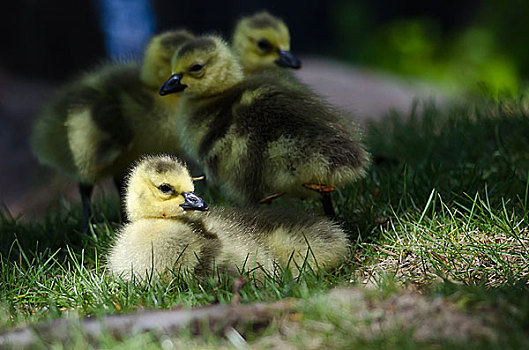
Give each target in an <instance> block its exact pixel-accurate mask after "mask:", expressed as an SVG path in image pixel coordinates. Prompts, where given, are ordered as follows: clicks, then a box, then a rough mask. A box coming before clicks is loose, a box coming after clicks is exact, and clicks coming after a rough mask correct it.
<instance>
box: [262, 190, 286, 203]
mask: <svg viewBox="0 0 529 350" xmlns="http://www.w3.org/2000/svg"><path fill="white" fill-rule="evenodd" d="M285 194H286V192H281V193H274V194H271V195H269V196H266V197H264V198H263V199H261V200H260V201H259V204H270V203H272V201H273V200H274V199H276V198H279V197H281V196H284V195H285Z"/></svg>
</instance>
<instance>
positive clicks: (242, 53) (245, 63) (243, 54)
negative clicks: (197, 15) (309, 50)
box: [232, 11, 301, 75]
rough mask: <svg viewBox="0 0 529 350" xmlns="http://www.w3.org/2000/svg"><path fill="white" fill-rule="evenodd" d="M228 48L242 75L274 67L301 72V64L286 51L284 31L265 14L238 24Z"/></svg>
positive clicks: (281, 24) (287, 37)
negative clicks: (299, 70) (236, 59)
mask: <svg viewBox="0 0 529 350" xmlns="http://www.w3.org/2000/svg"><path fill="white" fill-rule="evenodd" d="M232 48H233V51H234V52H235V54H236V55H237V56H238V57H239V60H240V62H241V65H242V67H243V71H244V74H245V75H252V74H257V73H259V72H262V71H264V70H268V69H271V68H274V67H286V68H293V69H299V68H301V61H300V60H299V59H298V58H297V57H296V56H294V54H292V52H291V51H290V33H289V31H288V27H287V26H286V24H285V23H284V22H283V21H282V20H281V19H279V18H277V17H274V16H272V15H271V14H270V13H268V12H266V11H264V12H259V13H256V14H254V15H252V16H248V17H243V18H241V19H240V20H239V22H238V23H237V25H236V27H235V31H234V33H233V38H232Z"/></svg>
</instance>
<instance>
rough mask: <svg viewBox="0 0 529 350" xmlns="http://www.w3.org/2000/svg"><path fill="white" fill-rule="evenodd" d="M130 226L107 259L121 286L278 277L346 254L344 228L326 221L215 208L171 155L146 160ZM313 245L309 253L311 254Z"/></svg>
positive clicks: (136, 179) (132, 187) (135, 186)
mask: <svg viewBox="0 0 529 350" xmlns="http://www.w3.org/2000/svg"><path fill="white" fill-rule="evenodd" d="M126 189H127V190H126V209H127V216H128V218H129V220H130V222H129V223H127V224H126V225H124V226H123V228H122V229H121V230H120V232H119V233H118V237H117V239H116V241H115V243H114V245H113V247H112V249H111V251H110V254H109V256H108V266H109V270H110V272H111V273H113V274H114V275H115V276H121V277H122V278H124V279H131V278H132V276H133V275H134V276H135V277H136V278H139V279H141V280H143V279H147V278H150V277H151V276H153V277H161V278H162V279H169V278H170V277H171V276H172V272H178V271H181V270H185V271H189V272H192V273H207V272H211V271H212V270H214V269H216V268H218V269H220V270H221V271H225V272H228V273H233V274H238V273H239V272H242V271H243V270H244V271H252V270H254V271H256V272H258V273H262V272H263V271H266V272H269V273H273V272H274V271H275V269H276V268H277V267H278V266H280V265H283V266H287V265H288V266H289V267H290V268H292V269H295V270H299V269H300V268H301V266H302V265H303V264H304V263H309V264H310V265H311V266H312V267H313V268H314V267H316V265H317V266H319V267H322V268H326V269H329V268H333V267H336V266H337V265H338V264H339V263H340V262H341V261H342V259H343V258H344V257H345V256H346V255H347V254H348V251H349V249H348V241H347V238H346V235H345V233H344V232H343V230H342V229H340V227H339V226H338V225H336V224H334V223H333V222H331V221H330V220H328V219H325V218H320V217H317V216H309V215H307V214H305V213H304V212H299V211H293V210H292V211H290V210H287V211H286V210H284V209H279V210H278V209H274V208H268V209H261V210H259V209H245V210H244V209H234V208H233V209H230V208H210V209H209V211H204V210H206V209H208V207H207V204H206V203H204V201H203V200H202V199H200V198H199V197H198V196H196V195H195V194H194V193H193V190H194V188H193V181H192V179H191V177H190V176H189V173H188V171H187V169H186V168H185V166H184V165H183V164H182V163H180V162H179V161H178V160H177V159H175V158H172V157H169V156H157V157H147V158H144V159H143V160H142V161H141V162H139V163H138V165H137V166H136V167H135V168H134V169H133V170H132V172H131V174H130V177H129V178H128V181H127V187H126ZM309 246H310V249H309Z"/></svg>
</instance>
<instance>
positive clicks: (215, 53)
mask: <svg viewBox="0 0 529 350" xmlns="http://www.w3.org/2000/svg"><path fill="white" fill-rule="evenodd" d="M172 67H173V68H172V70H173V72H174V73H175V74H173V75H172V76H171V78H169V79H168V80H167V81H166V82H165V84H164V85H163V86H162V87H161V88H160V94H161V95H168V94H173V93H179V92H182V98H181V100H180V101H179V104H178V106H176V110H175V113H176V114H177V118H175V119H176V120H177V129H178V130H179V137H180V140H181V142H182V146H183V148H184V150H185V151H186V152H187V154H188V155H189V157H190V158H192V159H197V160H198V161H199V162H200V164H201V165H202V166H203V168H204V170H205V173H206V178H207V180H208V181H209V182H211V183H213V184H217V185H219V186H220V188H221V190H223V191H224V193H225V194H226V195H227V196H228V197H229V198H231V199H232V200H233V201H235V202H237V203H240V204H248V203H257V202H259V201H266V200H267V198H271V197H274V196H278V195H281V194H285V193H286V195H288V196H293V197H297V198H306V197H311V196H314V195H316V193H321V194H322V197H321V198H322V201H323V205H324V210H325V212H326V214H328V215H329V216H334V208H333V207H332V202H331V200H330V195H329V191H332V190H333V189H334V187H342V186H344V185H346V184H349V183H352V182H354V181H356V180H358V179H360V178H361V177H363V176H364V175H365V173H366V168H367V166H368V164H369V159H370V157H369V153H368V152H367V151H366V150H365V147H364V145H363V143H362V141H361V134H360V131H359V129H358V127H357V126H356V125H355V124H354V123H353V122H352V121H349V120H346V117H345V116H344V115H343V114H342V113H341V112H340V111H338V110H336V109H335V108H332V107H331V106H329V105H328V104H326V103H325V102H323V101H322V100H321V99H320V98H319V97H318V96H316V95H315V94H314V93H312V92H311V91H310V90H309V89H308V88H306V87H298V86H297V85H296V84H291V83H289V82H288V81H284V80H282V79H279V78H278V76H277V75H276V74H271V75H269V74H267V73H266V72H264V73H262V74H256V75H252V76H249V77H247V78H246V79H243V72H242V68H241V65H240V63H239V62H238V60H237V59H236V57H235V56H234V54H233V53H232V52H231V51H230V49H229V48H228V46H227V45H226V43H225V42H224V41H223V40H222V39H220V38H218V37H216V36H204V37H200V38H196V39H194V40H191V41H188V42H187V43H185V44H184V45H182V47H181V48H180V49H179V50H178V51H177V52H176V53H175V56H174V57H173V64H172ZM287 80H288V79H287ZM309 189H314V190H315V191H310V190H309ZM270 196H271V197H270Z"/></svg>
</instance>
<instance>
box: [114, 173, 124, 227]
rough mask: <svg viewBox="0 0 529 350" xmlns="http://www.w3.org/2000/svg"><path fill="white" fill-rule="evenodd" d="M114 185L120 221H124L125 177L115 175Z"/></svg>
mask: <svg viewBox="0 0 529 350" xmlns="http://www.w3.org/2000/svg"><path fill="white" fill-rule="evenodd" d="M114 185H115V186H116V189H117V190H118V194H119V202H120V219H121V222H125V221H126V219H127V213H126V212H125V179H124V178H123V177H115V178H114Z"/></svg>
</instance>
